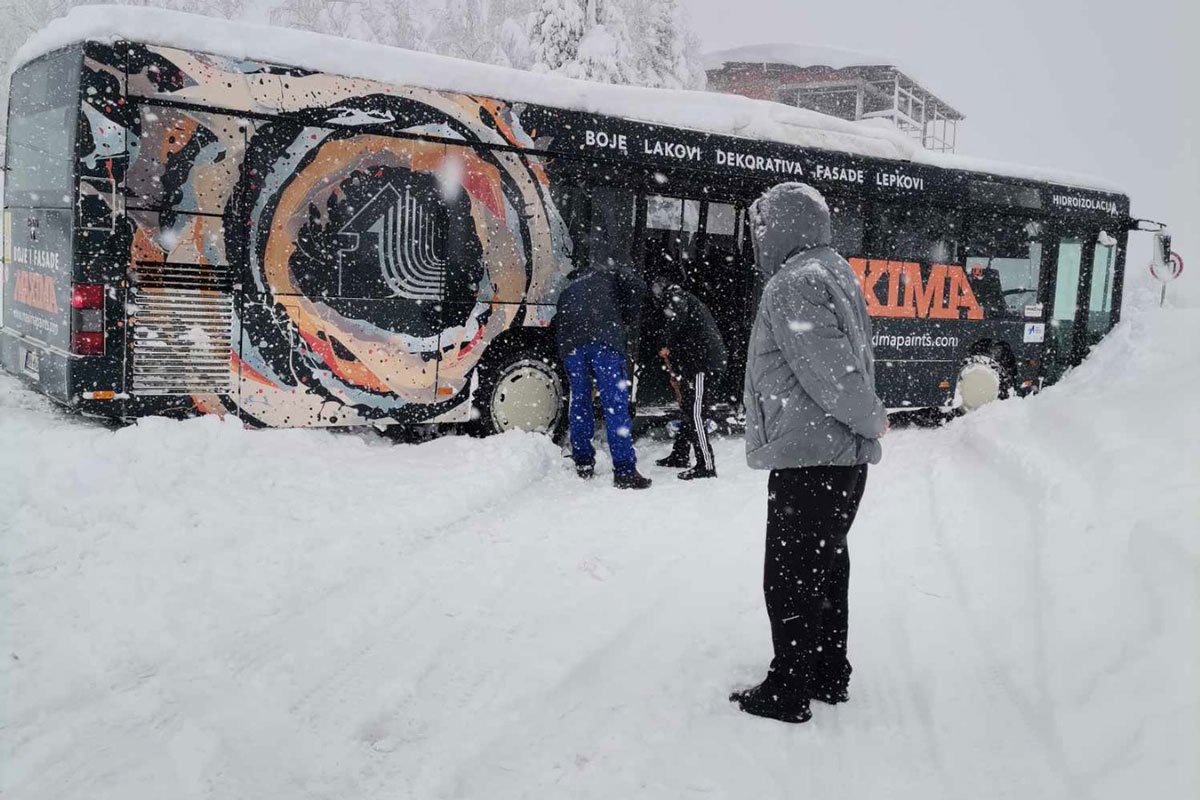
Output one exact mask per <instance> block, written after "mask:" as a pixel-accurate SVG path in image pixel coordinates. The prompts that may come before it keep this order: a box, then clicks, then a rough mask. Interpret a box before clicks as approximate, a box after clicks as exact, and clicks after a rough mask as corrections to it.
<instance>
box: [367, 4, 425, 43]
mask: <svg viewBox="0 0 1200 800" xmlns="http://www.w3.org/2000/svg"><path fill="white" fill-rule="evenodd" d="M363 16H364V17H365V19H366V21H367V22H368V26H367V31H368V32H369V34H370V35H369V36H368V37H364V38H369V39H370V40H371V41H374V42H379V43H380V44H388V45H392V46H393V47H405V48H408V49H409V50H426V49H428V42H427V41H426V36H425V29H424V28H423V27H422V25H421V23H420V20H419V19H418V16H417V14H416V13H415V12H414V11H413V7H412V2H411V0H365V2H364V3H363Z"/></svg>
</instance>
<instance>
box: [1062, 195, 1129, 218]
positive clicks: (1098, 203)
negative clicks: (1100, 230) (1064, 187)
mask: <svg viewBox="0 0 1200 800" xmlns="http://www.w3.org/2000/svg"><path fill="white" fill-rule="evenodd" d="M1053 201H1054V205H1056V206H1060V207H1062V208H1078V209H1080V210H1082V211H1105V212H1107V213H1109V214H1116V213H1117V204H1116V201H1113V200H1103V199H1101V198H1099V197H1080V196H1079V195H1074V194H1056V195H1054V196H1053Z"/></svg>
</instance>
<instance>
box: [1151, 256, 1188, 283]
mask: <svg viewBox="0 0 1200 800" xmlns="http://www.w3.org/2000/svg"><path fill="white" fill-rule="evenodd" d="M1150 274H1151V275H1153V276H1154V277H1155V278H1158V279H1159V280H1160V281H1162V282H1163V283H1170V282H1171V281H1173V280H1175V279H1176V278H1178V277H1179V276H1180V275H1182V274H1183V256H1181V255H1179V253H1171V260H1170V261H1168V262H1167V263H1166V264H1155V263H1154V262H1153V261H1151V262H1150Z"/></svg>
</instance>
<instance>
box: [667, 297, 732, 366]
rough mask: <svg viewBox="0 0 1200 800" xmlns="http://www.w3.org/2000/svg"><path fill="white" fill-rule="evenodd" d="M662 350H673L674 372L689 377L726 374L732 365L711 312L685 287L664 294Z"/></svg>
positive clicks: (671, 357)
mask: <svg viewBox="0 0 1200 800" xmlns="http://www.w3.org/2000/svg"><path fill="white" fill-rule="evenodd" d="M662 300H663V317H664V325H663V334H662V345H661V346H662V347H667V348H669V349H670V351H671V356H670V361H671V369H672V370H673V371H674V372H675V374H676V375H680V376H683V377H688V376H692V375H695V374H696V373H697V372H703V373H706V374H707V375H709V376H712V375H717V374H719V373H722V372H724V371H725V367H726V365H727V364H728V362H729V357H728V354H727V353H726V352H725V340H724V339H722V338H721V331H720V329H719V328H717V321H716V320H715V319H713V315H712V312H711V311H709V310H708V306H706V305H704V303H703V301H701V300H700V298H699V297H696V295H694V294H692V293H691V292H689V291H688V290H687V289H684V288H683V287H682V286H669V287H667V288H666V289H665V290H664V291H663V296H662Z"/></svg>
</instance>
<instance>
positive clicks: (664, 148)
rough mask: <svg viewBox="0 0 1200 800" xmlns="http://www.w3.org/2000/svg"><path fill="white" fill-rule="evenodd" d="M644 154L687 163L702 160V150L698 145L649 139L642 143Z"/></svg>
mask: <svg viewBox="0 0 1200 800" xmlns="http://www.w3.org/2000/svg"><path fill="white" fill-rule="evenodd" d="M642 152H643V153H645V154H646V155H648V156H666V157H667V158H678V159H681V160H686V161H699V160H700V148H699V147H697V146H696V145H685V144H679V143H678V142H663V141H659V140H658V139H647V140H646V141H644V142H642Z"/></svg>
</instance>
